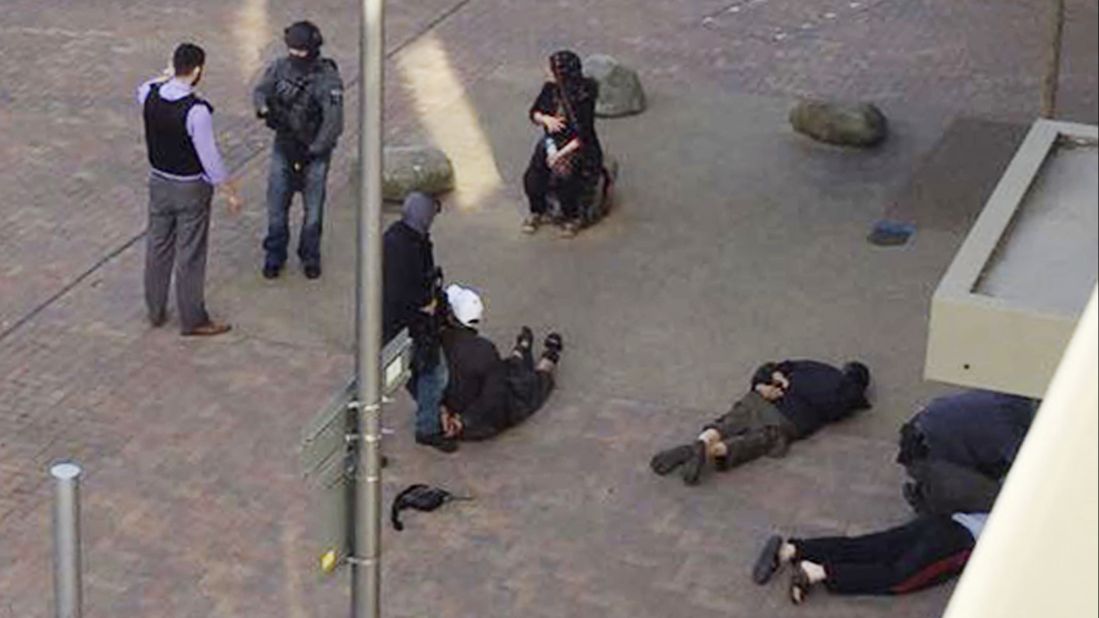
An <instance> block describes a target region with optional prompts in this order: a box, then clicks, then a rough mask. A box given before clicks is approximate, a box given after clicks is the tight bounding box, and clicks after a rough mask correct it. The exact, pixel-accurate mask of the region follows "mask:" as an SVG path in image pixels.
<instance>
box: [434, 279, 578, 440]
mask: <svg viewBox="0 0 1099 618" xmlns="http://www.w3.org/2000/svg"><path fill="white" fill-rule="evenodd" d="M446 296H447V302H448V304H449V306H450V312H449V314H448V316H447V325H446V328H444V330H443V333H442V345H443V353H444V356H445V357H446V360H447V367H448V369H449V373H450V382H449V383H448V385H447V388H446V391H445V392H444V394H443V408H444V409H443V428H444V430H445V431H446V434H447V436H448V437H450V438H455V439H461V440H484V439H487V438H490V437H492V436H495V435H496V434H498V433H500V432H501V431H504V430H505V429H507V428H509V427H513V426H515V425H517V424H519V423H521V422H522V421H524V420H526V419H527V418H528V417H529V416H531V415H532V414H534V413H535V412H537V411H538V409H539V408H541V407H542V405H543V404H544V403H545V401H546V399H548V398H549V395H550V393H551V392H552V391H553V387H554V371H555V369H556V368H557V363H558V362H560V358H561V350H562V347H563V342H562V339H561V335H559V334H557V333H550V334H549V335H547V336H546V339H545V342H544V343H543V348H544V350H543V352H542V356H541V358H540V359H539V360H538V362H537V363H535V362H534V353H533V349H532V348H533V342H534V334H533V333H532V332H531V330H530V328H528V327H526V326H524V327H523V328H522V329H521V330H520V332H519V334H518V336H517V337H516V339H515V346H514V348H513V349H512V351H511V353H510V354H509V355H508V357H507V358H506V359H501V358H500V353H499V352H498V351H497V349H496V346H495V345H494V344H493V343H492V342H491V341H489V340H488V339H487V338H486V337H483V336H482V335H480V334H479V333H478V332H477V328H478V327H479V326H480V324H481V319H482V318H483V315H484V303H483V302H482V300H481V297H480V296H479V295H478V294H477V293H476V292H475V291H473V290H471V289H469V288H466V287H463V286H460V285H457V284H452V285H450V286H448V287H447V289H446Z"/></svg>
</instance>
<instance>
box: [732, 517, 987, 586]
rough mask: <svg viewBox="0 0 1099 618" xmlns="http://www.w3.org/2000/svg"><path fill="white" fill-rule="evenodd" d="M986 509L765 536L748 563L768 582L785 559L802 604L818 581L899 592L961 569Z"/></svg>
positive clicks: (759, 578)
mask: <svg viewBox="0 0 1099 618" xmlns="http://www.w3.org/2000/svg"><path fill="white" fill-rule="evenodd" d="M987 519H988V513H987V512H976V513H951V514H945V515H929V516H922V517H917V518H916V519H914V520H912V521H910V522H908V523H907V524H904V525H901V526H897V527H894V528H889V529H888V530H882V531H880V532H875V533H872V534H865V535H862V536H856V537H821V538H812V539H810V538H800V539H799V538H790V539H784V538H783V537H781V536H777V535H776V536H772V537H770V538H769V539H767V542H766V543H765V544H764V546H763V550H762V551H761V552H760V555H759V558H757V559H756V563H755V566H754V567H753V569H752V579H753V580H754V581H755V582H756V583H757V584H760V585H763V584H766V583H767V582H768V581H770V580H771V578H772V577H773V576H774V574H775V573H776V572H777V571H778V570H779V569H781V568H782V567H783V566H784V565H786V564H789V565H790V567H791V569H790V570H791V573H790V588H789V593H790V601H791V602H792V603H794V604H796V605H800V604H801V603H802V602H804V601H805V597H806V596H807V595H808V594H809V592H810V591H811V590H812V589H813V587H814V586H816V585H817V584H821V585H823V586H824V587H825V588H826V589H827V590H828V591H829V592H831V593H833V594H849V595H898V594H906V593H909V592H914V591H916V590H921V589H923V588H927V587H929V586H933V585H936V584H939V583H942V582H945V581H947V580H949V579H951V578H953V577H954V576H956V575H958V574H959V573H961V571H962V569H963V568H964V567H965V564H966V562H968V560H969V556H970V554H971V553H972V551H973V548H974V547H975V546H976V544H977V539H978V538H979V537H980V535H981V532H982V531H983V530H984V526H985V522H986V520H987Z"/></svg>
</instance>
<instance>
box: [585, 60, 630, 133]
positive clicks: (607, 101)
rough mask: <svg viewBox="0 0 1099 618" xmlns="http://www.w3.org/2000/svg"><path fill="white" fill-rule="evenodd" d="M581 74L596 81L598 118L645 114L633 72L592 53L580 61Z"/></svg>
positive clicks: (616, 62)
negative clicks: (597, 83) (582, 72)
mask: <svg viewBox="0 0 1099 618" xmlns="http://www.w3.org/2000/svg"><path fill="white" fill-rule="evenodd" d="M584 74H585V75H587V76H588V77H590V78H592V79H594V80H595V81H597V82H599V98H598V99H596V102H595V113H596V115H599V116H606V117H613V116H628V115H630V114H638V113H641V112H643V111H645V91H644V90H642V88H641V79H640V78H639V77H638V76H637V72H636V71H634V70H633V69H630V68H627V67H625V66H622V65H621V64H619V63H618V61H617V60H615V59H614V58H612V57H610V56H607V55H603V54H596V55H594V56H590V57H588V58H587V59H586V60H585V61H584Z"/></svg>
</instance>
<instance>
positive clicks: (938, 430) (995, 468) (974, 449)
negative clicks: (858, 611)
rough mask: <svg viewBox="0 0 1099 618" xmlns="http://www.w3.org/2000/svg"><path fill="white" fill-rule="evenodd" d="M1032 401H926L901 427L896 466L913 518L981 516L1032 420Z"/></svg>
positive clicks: (964, 394) (976, 393) (973, 393)
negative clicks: (900, 468) (959, 514)
mask: <svg viewBox="0 0 1099 618" xmlns="http://www.w3.org/2000/svg"><path fill="white" fill-rule="evenodd" d="M1036 409H1037V402H1036V401H1034V400H1032V399H1027V398H1025V397H1019V396H1016V395H1008V394H1005V393H996V392H992V391H982V390H966V391H961V392H958V393H952V394H949V395H943V396H941V397H937V398H935V399H932V400H931V401H930V402H929V403H928V404H927V405H926V406H925V407H924V408H923V409H922V410H920V411H919V412H918V413H917V414H916V415H915V416H913V417H912V419H911V420H909V421H908V422H907V423H905V424H904V426H903V427H901V431H900V451H899V452H898V454H897V463H899V464H901V465H903V466H904V467H905V470H906V471H907V472H908V476H909V477H910V478H911V479H912V481H911V482H909V483H906V484H905V486H904V497H905V499H906V500H907V501H908V503H909V504H910V505H911V506H912V508H913V509H914V510H915V511H916V512H917V513H927V514H943V513H952V512H955V511H987V510H990V509H991V508H992V505H993V503H994V502H995V501H996V497H997V496H998V495H999V492H1000V486H1001V484H1002V483H1003V480H1004V477H1006V476H1007V472H1008V470H1009V469H1010V468H1011V464H1012V462H1014V461H1015V455H1016V453H1017V452H1018V450H1019V447H1020V446H1021V445H1022V443H1023V439H1024V438H1026V434H1027V431H1028V430H1029V429H1030V425H1031V422H1033V420H1034V415H1035V411H1036Z"/></svg>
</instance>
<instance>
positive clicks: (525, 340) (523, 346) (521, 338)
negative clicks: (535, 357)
mask: <svg viewBox="0 0 1099 618" xmlns="http://www.w3.org/2000/svg"><path fill="white" fill-rule="evenodd" d="M533 344H534V332H533V331H531V330H530V327H529V326H524V327H523V328H521V329H519V334H518V335H517V336H516V337H515V347H516V349H519V350H529V349H530V346H531V345H533Z"/></svg>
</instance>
